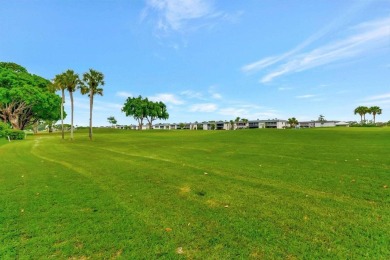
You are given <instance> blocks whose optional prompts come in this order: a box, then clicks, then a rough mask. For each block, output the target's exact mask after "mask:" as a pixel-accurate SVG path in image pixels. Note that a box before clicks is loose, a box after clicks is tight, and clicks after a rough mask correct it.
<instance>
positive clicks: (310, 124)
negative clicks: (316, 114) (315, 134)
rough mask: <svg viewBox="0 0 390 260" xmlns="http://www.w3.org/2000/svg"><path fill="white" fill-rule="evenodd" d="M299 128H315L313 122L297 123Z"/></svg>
mask: <svg viewBox="0 0 390 260" xmlns="http://www.w3.org/2000/svg"><path fill="white" fill-rule="evenodd" d="M298 126H299V127H300V128H312V127H315V121H302V122H299V123H298Z"/></svg>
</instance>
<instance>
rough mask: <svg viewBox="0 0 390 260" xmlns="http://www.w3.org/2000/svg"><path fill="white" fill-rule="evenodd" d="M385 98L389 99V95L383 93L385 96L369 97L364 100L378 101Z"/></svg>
mask: <svg viewBox="0 0 390 260" xmlns="http://www.w3.org/2000/svg"><path fill="white" fill-rule="evenodd" d="M387 98H389V99H390V93H385V94H382V95H376V96H371V97H368V98H366V100H379V99H387Z"/></svg>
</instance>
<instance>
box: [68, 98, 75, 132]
mask: <svg viewBox="0 0 390 260" xmlns="http://www.w3.org/2000/svg"><path fill="white" fill-rule="evenodd" d="M69 96H70V106H71V112H70V113H71V116H70V140H73V112H74V107H73V92H71V91H69Z"/></svg>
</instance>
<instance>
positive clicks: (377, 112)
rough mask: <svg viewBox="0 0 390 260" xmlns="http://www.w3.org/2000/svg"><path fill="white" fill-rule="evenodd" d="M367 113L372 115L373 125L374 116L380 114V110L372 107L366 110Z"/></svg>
mask: <svg viewBox="0 0 390 260" xmlns="http://www.w3.org/2000/svg"><path fill="white" fill-rule="evenodd" d="M368 111H369V113H370V114H372V117H373V120H374V124H375V116H376V115H380V114H382V109H381V108H380V107H378V106H373V107H370V108H369V109H368Z"/></svg>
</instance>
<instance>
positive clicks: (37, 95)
mask: <svg viewBox="0 0 390 260" xmlns="http://www.w3.org/2000/svg"><path fill="white" fill-rule="evenodd" d="M51 85H52V84H51V82H50V81H48V80H47V79H44V78H42V77H39V76H37V75H33V74H30V73H28V72H27V70H26V69H25V68H23V67H22V66H20V65H18V64H15V63H10V62H0V118H1V120H2V121H3V122H5V123H9V124H11V125H12V127H13V128H14V129H21V130H23V129H24V128H26V127H27V126H29V125H33V124H35V123H36V122H38V121H39V120H52V121H56V120H58V119H60V105H61V98H60V97H59V96H58V95H56V94H55V93H53V92H52V91H51Z"/></svg>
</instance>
